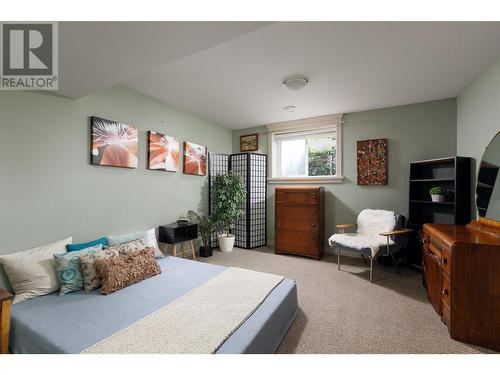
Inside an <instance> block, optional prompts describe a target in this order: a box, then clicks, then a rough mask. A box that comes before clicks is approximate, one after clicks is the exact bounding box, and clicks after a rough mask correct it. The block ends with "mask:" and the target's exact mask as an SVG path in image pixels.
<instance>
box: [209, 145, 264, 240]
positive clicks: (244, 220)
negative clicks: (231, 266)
mask: <svg viewBox="0 0 500 375" xmlns="http://www.w3.org/2000/svg"><path fill="white" fill-rule="evenodd" d="M229 171H232V172H235V173H237V174H239V175H240V176H241V178H242V180H243V182H244V184H245V189H246V202H245V203H244V204H243V205H242V206H241V209H242V211H243V215H242V216H241V218H240V219H239V220H238V221H236V223H235V225H234V228H233V230H232V233H233V234H234V235H235V242H234V244H235V246H237V247H240V248H245V249H253V248H256V247H261V246H266V245H267V204H266V202H267V155H264V154H256V153H237V154H231V155H225V154H212V153H211V154H210V158H209V173H208V175H209V179H208V181H209V194H208V202H209V208H210V214H213V213H214V204H213V183H214V179H215V177H216V176H217V175H219V174H224V173H228V172H229ZM219 234H222V231H220V232H219V231H216V232H214V233H213V234H212V238H211V245H212V247H214V248H215V247H218V246H219V244H218V235H219Z"/></svg>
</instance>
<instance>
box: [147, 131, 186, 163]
mask: <svg viewBox="0 0 500 375" xmlns="http://www.w3.org/2000/svg"><path fill="white" fill-rule="evenodd" d="M148 169H155V170H160V171H168V172H177V171H178V170H179V140H178V139H177V138H175V137H171V136H168V135H165V134H161V133H156V132H153V131H150V132H148Z"/></svg>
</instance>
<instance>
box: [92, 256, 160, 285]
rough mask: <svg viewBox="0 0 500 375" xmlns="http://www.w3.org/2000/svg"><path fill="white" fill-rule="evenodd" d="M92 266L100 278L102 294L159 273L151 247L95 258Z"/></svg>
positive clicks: (158, 266)
mask: <svg viewBox="0 0 500 375" xmlns="http://www.w3.org/2000/svg"><path fill="white" fill-rule="evenodd" d="M94 266H95V268H96V270H97V273H98V274H99V278H100V280H101V293H102V294H110V293H113V292H116V291H117V290H120V289H123V288H125V287H127V286H129V285H132V284H135V283H138V282H140V281H142V280H145V279H148V278H150V277H153V276H155V275H158V274H160V273H161V269H160V265H159V264H158V262H157V261H156V259H155V249H154V248H153V247H148V248H146V249H144V250H140V251H132V252H130V253H127V254H123V255H120V256H119V257H115V258H109V259H102V260H97V261H96V262H95V263H94Z"/></svg>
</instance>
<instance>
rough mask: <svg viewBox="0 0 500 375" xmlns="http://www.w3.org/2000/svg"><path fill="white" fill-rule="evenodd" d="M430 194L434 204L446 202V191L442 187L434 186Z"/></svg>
mask: <svg viewBox="0 0 500 375" xmlns="http://www.w3.org/2000/svg"><path fill="white" fill-rule="evenodd" d="M429 194H430V195H431V199H432V201H433V202H444V201H445V197H446V190H444V189H443V188H442V187H441V186H434V187H433V188H431V189H430V190H429Z"/></svg>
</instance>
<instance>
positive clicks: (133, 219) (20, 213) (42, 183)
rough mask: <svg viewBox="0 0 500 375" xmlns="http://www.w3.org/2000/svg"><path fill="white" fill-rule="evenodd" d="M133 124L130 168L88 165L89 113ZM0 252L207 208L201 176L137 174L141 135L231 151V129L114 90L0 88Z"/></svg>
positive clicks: (134, 227)
mask: <svg viewBox="0 0 500 375" xmlns="http://www.w3.org/2000/svg"><path fill="white" fill-rule="evenodd" d="M91 115H97V116H100V117H104V118H107V119H111V120H116V121H120V122H124V123H127V124H131V125H134V126H136V127H138V128H139V130H140V132H139V161H138V168H137V169H123V168H113V167H100V166H94V165H90V163H89V125H88V122H89V116H91ZM0 124H1V126H0V173H1V174H0V176H1V179H0V196H1V199H0V253H10V252H14V251H18V250H22V249H26V248H29V247H32V246H35V245H41V244H46V243H49V242H52V241H55V240H58V239H61V238H65V237H67V236H73V238H74V240H75V241H86V240H92V239H94V238H97V237H98V236H103V235H108V234H122V233H130V232H133V231H138V230H144V229H149V228H151V227H153V226H158V225H159V224H166V223H169V222H172V221H173V220H175V219H176V218H177V217H179V216H180V215H182V214H185V213H186V211H187V210H188V209H206V207H207V204H208V194H207V189H206V182H207V179H206V178H205V177H198V176H191V175H185V174H183V173H182V164H181V171H179V172H177V173H170V172H161V171H151V170H147V169H146V158H147V149H146V137H147V135H146V131H147V130H155V131H159V132H164V133H166V134H169V135H174V136H177V137H178V138H179V140H180V141H181V142H182V141H185V140H189V141H193V142H195V143H199V144H202V145H206V146H207V147H208V150H209V151H213V152H226V153H227V152H230V151H231V132H230V131H229V130H227V129H225V128H223V127H221V126H218V125H216V124H213V123H210V122H208V121H205V120H202V119H200V118H198V117H196V116H194V115H192V114H189V113H186V112H182V111H180V110H177V109H175V108H172V107H170V106H168V105H165V104H164V103H162V102H160V101H157V100H155V99H153V98H151V97H148V96H145V95H143V94H141V93H139V92H136V91H133V90H130V89H128V88H125V87H123V86H114V87H111V88H109V89H106V90H103V91H102V92H99V93H96V94H93V95H90V96H87V97H84V98H81V99H78V100H72V99H67V98H63V97H60V96H56V95H52V94H47V93H30V92H14V91H10V92H6V91H3V92H0Z"/></svg>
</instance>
